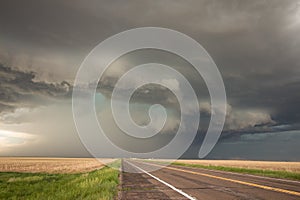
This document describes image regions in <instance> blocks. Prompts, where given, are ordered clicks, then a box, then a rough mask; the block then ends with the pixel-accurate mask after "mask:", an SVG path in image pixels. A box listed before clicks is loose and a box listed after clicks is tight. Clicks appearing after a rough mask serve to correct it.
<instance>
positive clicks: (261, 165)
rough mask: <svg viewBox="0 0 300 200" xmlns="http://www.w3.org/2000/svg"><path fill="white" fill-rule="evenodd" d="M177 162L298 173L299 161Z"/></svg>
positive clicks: (299, 169) (299, 171) (299, 168)
mask: <svg viewBox="0 0 300 200" xmlns="http://www.w3.org/2000/svg"><path fill="white" fill-rule="evenodd" d="M177 162H181V163H188V164H199V165H212V166H225V167H239V168H248V169H265V170H279V171H289V172H297V173H300V162H269V161H248V160H247V161H243V160H178V161H177Z"/></svg>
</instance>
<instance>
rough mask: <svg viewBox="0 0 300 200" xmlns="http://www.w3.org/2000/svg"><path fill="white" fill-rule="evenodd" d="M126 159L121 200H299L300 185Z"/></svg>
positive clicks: (124, 161) (278, 180) (283, 180)
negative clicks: (161, 166) (160, 167)
mask: <svg viewBox="0 0 300 200" xmlns="http://www.w3.org/2000/svg"><path fill="white" fill-rule="evenodd" d="M158 166H160V165H159V164H157V163H152V162H145V161H141V160H131V159H126V160H125V159H123V161H122V167H123V170H127V171H134V172H140V173H127V172H124V173H122V183H121V185H122V186H121V187H122V193H121V195H120V198H121V199H193V200H195V199H199V200H200V199H203V200H211V199H221V200H227V199H241V200H244V199H245V200H246V199H247V200H248V199H251V200H252V199H272V200H277V199H278V200H289V199H291V200H292V199H298V200H299V199H300V182H298V181H292V180H285V179H276V178H267V177H260V176H253V175H246V174H238V173H232V172H224V171H215V170H207V169H200V168H191V167H181V166H174V165H170V166H166V167H164V168H162V169H159V170H157V171H151V169H153V168H154V167H158ZM148 171H149V172H148Z"/></svg>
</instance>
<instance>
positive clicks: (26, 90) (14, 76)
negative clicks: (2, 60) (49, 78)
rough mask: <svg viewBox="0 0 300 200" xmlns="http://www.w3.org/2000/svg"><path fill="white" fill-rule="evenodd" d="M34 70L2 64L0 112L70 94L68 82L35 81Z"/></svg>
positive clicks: (38, 103)
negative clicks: (13, 67)
mask: <svg viewBox="0 0 300 200" xmlns="http://www.w3.org/2000/svg"><path fill="white" fill-rule="evenodd" d="M34 78H35V75H34V73H33V72H23V71H17V70H12V69H11V68H9V67H5V66H3V65H1V64H0V113H1V112H3V111H14V110H15V109H16V108H22V107H35V106H37V105H41V104H45V103H47V102H49V101H50V100H51V98H63V97H67V96H69V94H70V92H71V91H70V89H71V86H70V84H69V83H67V82H62V83H60V84H53V83H46V82H39V81H34Z"/></svg>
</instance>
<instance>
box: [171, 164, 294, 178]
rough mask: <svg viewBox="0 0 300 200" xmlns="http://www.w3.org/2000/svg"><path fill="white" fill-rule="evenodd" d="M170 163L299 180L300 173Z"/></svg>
mask: <svg viewBox="0 0 300 200" xmlns="http://www.w3.org/2000/svg"><path fill="white" fill-rule="evenodd" d="M172 165H178V166H185V167H196V168H203V169H212V170H221V171H227V172H236V173H243V174H253V175H259V176H266V177H272V178H283V179H291V180H300V173H295V172H287V171H274V170H264V169H247V168H238V167H224V166H213V165H199V164H187V163H181V162H174V163H172Z"/></svg>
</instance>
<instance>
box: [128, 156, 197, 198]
mask: <svg viewBox="0 0 300 200" xmlns="http://www.w3.org/2000/svg"><path fill="white" fill-rule="evenodd" d="M126 162H127V163H128V164H130V165H131V166H133V167H135V168H137V169H138V170H140V171H142V172H143V173H145V174H147V175H149V176H151V177H152V178H154V179H155V180H157V181H159V182H161V183H163V184H164V185H166V186H168V187H169V188H171V189H172V190H174V191H176V192H178V193H179V194H181V195H183V196H185V197H186V198H188V199H190V200H196V199H195V198H194V197H192V196H190V195H188V194H187V193H185V192H183V191H182V190H179V189H177V188H176V187H174V186H173V185H171V184H169V183H167V182H165V181H163V180H161V179H159V178H157V177H156V176H153V175H152V174H150V173H149V172H147V171H145V170H143V169H142V168H140V167H138V166H136V165H134V164H132V163H130V162H128V161H126Z"/></svg>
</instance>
